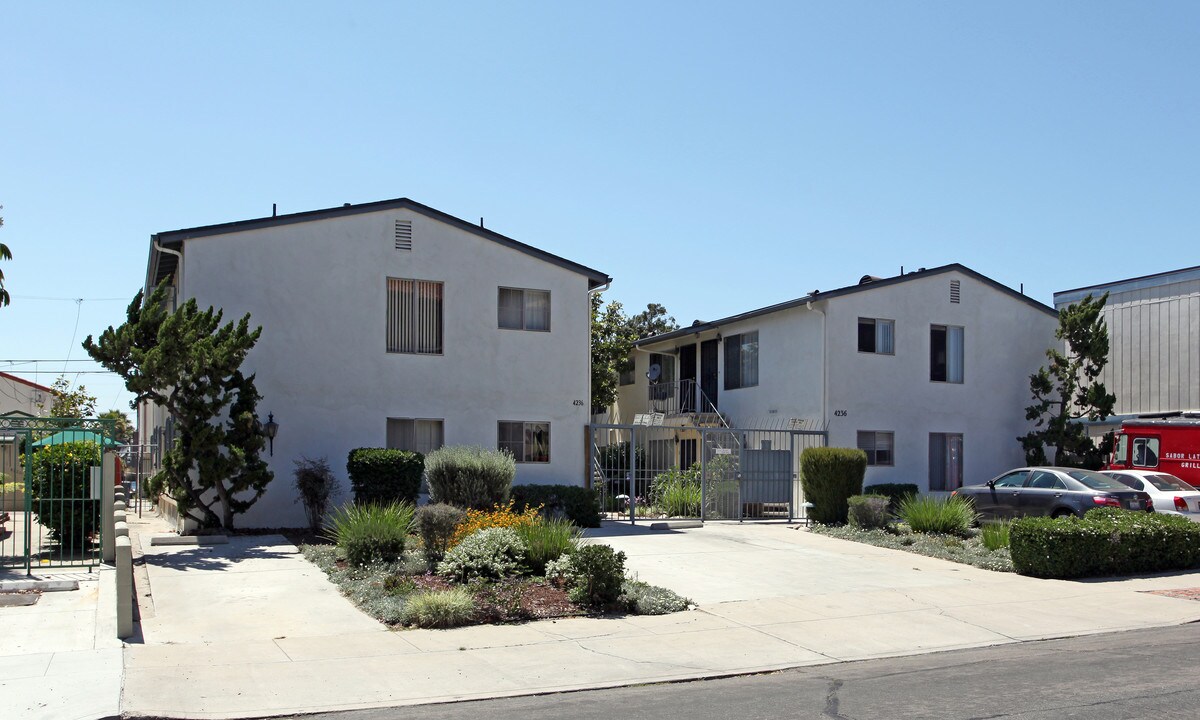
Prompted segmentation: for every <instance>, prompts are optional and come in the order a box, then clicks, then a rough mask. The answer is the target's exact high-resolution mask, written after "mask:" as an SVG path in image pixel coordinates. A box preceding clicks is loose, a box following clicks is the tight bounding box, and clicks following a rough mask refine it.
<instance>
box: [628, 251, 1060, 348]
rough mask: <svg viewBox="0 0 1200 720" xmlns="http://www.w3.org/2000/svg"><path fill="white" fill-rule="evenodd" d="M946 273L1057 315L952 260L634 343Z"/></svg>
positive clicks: (677, 335)
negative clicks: (967, 279)
mask: <svg viewBox="0 0 1200 720" xmlns="http://www.w3.org/2000/svg"><path fill="white" fill-rule="evenodd" d="M948 272H960V273H962V274H963V275H966V276H967V277H970V278H974V279H975V280H978V281H979V282H981V283H983V284H985V285H988V286H990V287H992V288H993V289H995V290H998V291H1000V292H1002V293H1004V294H1006V295H1008V296H1010V297H1012V298H1013V299H1015V300H1019V301H1021V302H1023V303H1025V304H1026V305H1029V306H1030V307H1032V308H1034V309H1035V310H1040V311H1042V312H1044V313H1046V314H1047V315H1051V316H1053V317H1056V318H1057V317H1058V311H1057V310H1055V309H1054V308H1052V307H1050V306H1049V305H1045V304H1043V303H1040V302H1038V301H1037V300H1034V299H1033V298H1031V297H1029V296H1027V295H1024V294H1022V293H1019V292H1017V291H1016V290H1013V289H1012V288H1010V287H1009V286H1007V285H1003V284H1001V283H998V282H996V281H995V280H993V279H991V278H989V277H987V276H986V275H981V274H980V273H977V272H975V271H974V270H972V269H971V268H969V267H966V266H965V265H960V264H958V263H951V264H949V265H942V266H941V267H935V268H930V269H928V270H917V271H915V272H910V273H905V274H903V275H897V276H896V277H890V278H882V279H880V278H873V277H863V280H864V281H866V282H859V283H857V284H855V285H848V286H846V287H842V288H838V289H836V290H827V291H825V292H819V291H814V292H812V293H810V294H808V295H805V296H804V297H802V298H797V299H795V300H788V301H786V302H781V303H777V304H775V305H768V306H767V307H764V308H759V309H757V310H751V311H749V312H744V313H740V314H738V315H730V316H729V317H725V318H721V319H720V320H713V321H710V322H701V323H697V324H694V325H689V326H688V327H682V328H679V329H678V330H673V331H671V332H669V333H663V334H662V335H655V336H653V337H648V338H645V339H644V340H639V341H637V342H636V343H635V345H653V344H656V343H660V342H663V341H666V340H674V339H675V338H680V337H684V336H686V335H694V334H696V333H699V332H704V331H705V330H715V329H717V328H719V327H721V326H723V325H731V324H733V323H736V322H741V321H742V320H749V319H751V318H756V317H759V316H762V315H770V314H771V313H776V312H780V311H782V310H791V309H792V308H796V307H800V306H802V305H807V304H808V303H810V302H817V301H819V300H830V299H833V298H838V297H842V296H845V295H853V294H855V293H860V292H869V291H871V290H877V289H879V288H882V287H889V286H892V285H899V284H900V283H905V282H909V281H911V280H918V279H920V278H927V277H932V276H934V275H942V274H944V273H948Z"/></svg>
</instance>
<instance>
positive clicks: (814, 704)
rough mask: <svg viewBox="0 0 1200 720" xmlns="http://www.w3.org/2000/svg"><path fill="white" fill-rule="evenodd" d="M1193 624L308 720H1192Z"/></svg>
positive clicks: (1196, 645)
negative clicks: (799, 719) (758, 672)
mask: <svg viewBox="0 0 1200 720" xmlns="http://www.w3.org/2000/svg"><path fill="white" fill-rule="evenodd" d="M1197 658H1200V625H1198V624H1191V625H1183V626H1177V627H1167V628H1153V629H1148V630H1136V631H1130V632H1123V633H1110V634H1104V635H1091V636H1086V637H1079V638H1069V639H1065V640H1051V641H1044V642H1027V643H1020V644H1016V645H1001V646H996V647H990V648H981V649H973V650H961V651H953V652H944V653H935V654H930V655H918V656H912V657H904V658H890V659H884V660H869V661H863V662H853V663H842V664H838V665H825V666H821V667H814V668H806V669H798V670H789V671H784V672H776V673H770V674H764V675H752V676H743V677H733V678H724V679H717V680H706V681H697V682H682V683H673V684H660V685H644V686H638V687H628V688H619V689H615V690H596V691H587V692H575V693H563V694H553V695H541V696H534V697H522V698H508V699H500V700H485V701H478V702H463V703H453V704H445V705H427V706H418V707H404V708H394V709H377V710H364V711H353V712H345V713H332V714H322V715H305V716H303V717H304V718H306V719H307V720H385V719H386V720H391V719H393V718H396V719H400V718H403V719H404V720H452V719H458V718H462V719H464V720H466V719H470V720H478V718H481V717H484V718H492V719H494V720H508V719H510V718H511V719H512V720H541V719H542V718H545V719H546V720H562V719H563V718H571V719H572V720H592V719H595V720H612V719H613V718H647V719H650V718H653V719H655V720H726V719H728V718H745V719H747V720H751V719H756V718H762V719H764V720H765V719H768V718H769V719H771V720H778V719H779V718H813V719H814V720H820V719H829V718H832V719H834V720H870V719H873V718H879V719H881V720H882V719H894V718H929V719H931V720H941V719H943V718H946V719H949V718H954V719H956V720H967V719H971V720H993V719H996V718H1005V719H1006V720H1007V719H1010V718H1011V719H1014V720H1050V719H1051V718H1054V719H1060V718H1087V719H1088V720H1110V719H1111V720H1116V719H1118V718H1122V719H1124V718H1196V717H1200V678H1197V676H1196V669H1197V668H1196V662H1197Z"/></svg>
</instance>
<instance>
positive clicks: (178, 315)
mask: <svg viewBox="0 0 1200 720" xmlns="http://www.w3.org/2000/svg"><path fill="white" fill-rule="evenodd" d="M221 320H222V312H221V311H219V310H214V309H213V308H211V307H210V308H208V309H207V310H200V309H199V308H198V306H197V305H196V301H195V300H194V299H192V300H188V301H187V302H186V303H184V304H183V305H181V306H180V307H179V308H178V309H177V310H175V311H174V312H169V311H168V310H167V285H166V283H163V284H162V285H159V286H158V288H156V289H155V290H154V292H153V293H151V294H150V296H149V297H146V298H144V301H143V296H142V293H141V292H140V291H139V292H138V294H137V296H136V297H134V299H133V302H132V303H130V304H129V308H128V310H127V311H126V322H125V323H124V324H123V325H121V326H120V327H119V328H115V329H114V328H112V327H109V328H108V329H107V330H105V331H104V332H103V333H101V335H100V339H99V340H98V341H93V340H92V337H91V336H90V335H89V336H88V338H87V340H85V341H84V343H83V347H84V349H86V350H87V352H88V354H89V355H91V356H92V358H93V359H95V360H96V361H97V362H99V363H100V364H101V365H103V366H104V367H106V368H108V369H109V370H112V371H113V372H115V373H117V374H118V375H120V376H121V377H122V378H124V380H125V387H126V388H127V389H128V390H129V392H131V393H133V394H134V396H135V400H134V406H135V407H136V404H137V403H138V402H140V401H149V402H153V403H156V404H158V405H160V406H162V407H164V408H166V410H167V411H168V412H169V413H170V414H171V417H172V418H174V421H175V442H174V445H173V446H172V447H171V449H170V450H168V451H167V452H166V454H165V455H164V457H163V465H162V470H161V471H159V473H157V474H156V475H155V477H153V478H151V480H150V483H149V484H150V485H151V486H155V485H160V484H161V486H162V487H165V489H166V491H167V492H168V493H169V494H170V495H171V497H173V498H174V499H175V501H176V503H178V506H179V512H180V514H181V515H183V516H186V517H189V518H191V519H193V520H195V521H197V522H198V523H200V525H201V526H202V527H218V526H219V527H223V528H226V529H231V528H232V527H233V520H234V516H235V515H238V514H241V513H244V512H246V511H247V510H249V509H250V507H251V506H253V505H254V503H255V502H257V501H258V499H259V498H260V497H262V495H263V493H264V492H266V489H267V484H268V483H270V482H271V479H272V477H273V476H272V473H271V471H270V470H269V469H268V468H267V464H266V462H264V461H263V460H262V458H261V457H260V453H261V452H262V449H263V448H264V447H265V445H266V439H265V438H264V436H263V434H262V432H261V431H260V429H259V425H258V420H257V413H256V407H257V404H258V401H259V399H260V398H259V395H258V390H257V389H256V387H255V385H254V376H253V375H251V376H249V377H247V376H245V375H243V374H242V372H241V370H240V368H241V366H242V362H243V361H244V360H245V359H246V354H247V353H249V352H250V349H251V348H253V347H254V344H255V343H256V342H257V341H258V338H259V335H260V334H261V333H262V328H261V327H260V328H256V329H254V330H251V329H250V315H249V314H247V315H245V316H244V317H242V318H241V320H239V321H238V322H237V323H236V324H235V323H232V322H231V323H227V324H224V325H222V324H221Z"/></svg>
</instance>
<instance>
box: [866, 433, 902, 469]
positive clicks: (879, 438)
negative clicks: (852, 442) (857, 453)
mask: <svg viewBox="0 0 1200 720" xmlns="http://www.w3.org/2000/svg"><path fill="white" fill-rule="evenodd" d="M894 447H895V435H894V434H893V433H891V432H879V431H874V430H859V431H858V449H859V450H862V451H863V452H865V453H866V454H867V464H868V465H894V464H895V459H894V455H893V454H892V452H893V448H894Z"/></svg>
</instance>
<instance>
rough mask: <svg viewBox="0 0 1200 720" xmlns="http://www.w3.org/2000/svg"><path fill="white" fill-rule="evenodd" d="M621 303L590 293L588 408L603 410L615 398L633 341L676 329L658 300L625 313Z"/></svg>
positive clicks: (614, 400) (629, 359)
mask: <svg viewBox="0 0 1200 720" xmlns="http://www.w3.org/2000/svg"><path fill="white" fill-rule="evenodd" d="M624 310H625V308H624V306H623V305H621V303H619V302H617V301H616V300H613V301H611V302H609V303H608V304H605V303H604V299H603V298H602V297H601V296H600V295H598V294H597V295H593V296H592V411H593V412H603V410H604V408H606V407H608V406H610V405H612V404H613V403H614V402H616V399H617V387H618V384H619V382H620V378H621V373H622V372H624V371H626V370H629V369H630V366H631V364H632V362H633V359H632V357H631V354H632V353H633V344H634V343H635V342H637V341H638V340H641V339H642V338H648V337H650V336H652V335H660V334H662V333H665V332H670V331H672V330H677V329H679V325H678V324H677V323H676V322H675V318H673V317H671V316H670V315H668V314H667V309H666V308H665V307H663V306H662V305H659V304H658V303H649V304H647V305H646V309H645V310H643V311H642V312H640V313H638V314H636V315H633V316H628V315H626V314H625V312H624Z"/></svg>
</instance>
